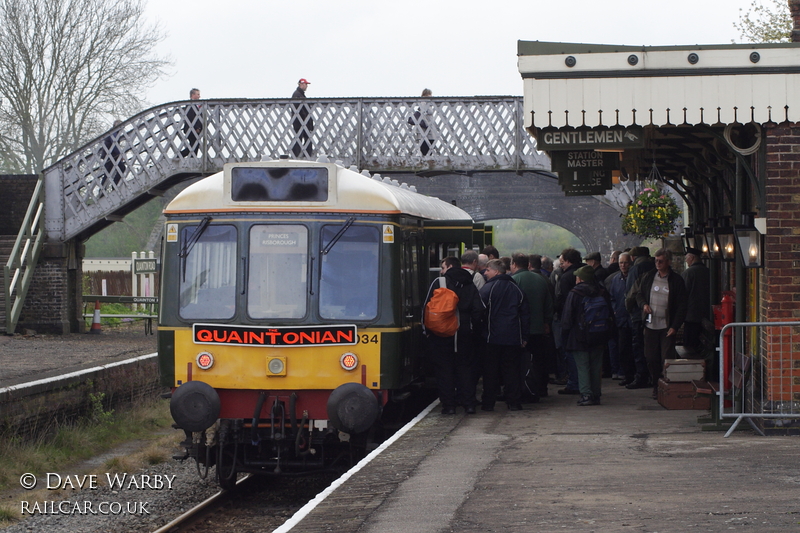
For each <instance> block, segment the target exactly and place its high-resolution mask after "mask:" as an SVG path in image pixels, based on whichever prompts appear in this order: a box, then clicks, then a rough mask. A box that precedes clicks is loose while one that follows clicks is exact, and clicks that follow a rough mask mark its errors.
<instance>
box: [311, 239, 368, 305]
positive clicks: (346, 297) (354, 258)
mask: <svg viewBox="0 0 800 533" xmlns="http://www.w3.org/2000/svg"><path fill="white" fill-rule="evenodd" d="M341 229H342V226H341V225H331V226H324V227H323V228H322V243H321V246H320V248H321V249H324V248H325V246H327V245H328V243H329V242H330V241H331V239H333V238H334V236H335V235H336V234H337V233H338V232H339V231H340V230H341ZM379 242H380V234H379V232H378V229H377V228H374V227H369V226H350V227H349V228H347V231H345V232H344V234H343V235H342V236H341V237H340V238H339V240H338V242H336V244H335V245H334V246H333V247H332V248H331V249H330V251H329V252H328V253H327V254H325V255H324V256H322V259H321V260H322V272H321V274H320V288H319V314H320V316H321V317H322V318H327V319H333V320H370V319H373V318H375V317H376V316H377V315H378V268H379V264H380V263H379V262H378V243H379Z"/></svg>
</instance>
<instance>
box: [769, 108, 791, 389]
mask: <svg viewBox="0 0 800 533" xmlns="http://www.w3.org/2000/svg"><path fill="white" fill-rule="evenodd" d="M765 133H766V135H765V139H766V145H767V182H766V200H767V201H766V208H767V212H766V217H767V235H766V236H765V237H766V238H765V252H766V253H765V268H764V270H763V272H762V276H761V285H760V288H761V295H762V298H761V302H760V305H761V316H762V317H763V319H764V320H765V321H770V322H776V321H795V320H800V209H799V208H798V206H800V124H798V123H784V124H772V125H768V126H765ZM773 329H775V330H778V329H779V328H773ZM764 345H765V346H767V347H768V349H767V350H765V361H764V363H765V365H764V366H765V368H767V369H769V370H768V371H769V375H768V376H767V379H768V395H769V399H770V400H773V401H790V400H800V393H796V394H794V395H792V394H791V392H789V391H791V390H792V387H791V384H792V383H793V382H794V381H795V380H796V379H800V368H799V367H798V364H797V361H795V360H794V359H795V358H796V357H797V358H800V354H798V355H795V354H796V353H797V352H796V351H795V350H794V349H793V348H794V347H792V346H791V345H788V346H787V345H781V344H780V342H779V340H778V339H765V344H764ZM769 347H772V348H769ZM773 348H774V349H773ZM792 396H797V397H796V398H793V397H792Z"/></svg>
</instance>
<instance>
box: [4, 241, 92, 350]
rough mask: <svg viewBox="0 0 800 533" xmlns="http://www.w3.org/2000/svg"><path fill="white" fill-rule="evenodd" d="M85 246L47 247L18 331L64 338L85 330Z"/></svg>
mask: <svg viewBox="0 0 800 533" xmlns="http://www.w3.org/2000/svg"><path fill="white" fill-rule="evenodd" d="M81 249H82V246H80V245H78V244H77V243H75V242H74V241H73V242H70V243H65V244H47V245H45V247H44V249H43V250H42V254H41V256H40V257H39V263H38V264H37V265H36V271H35V272H34V275H33V279H32V280H31V286H30V288H29V289H28V295H27V297H26V298H25V304H24V305H23V306H22V313H21V315H20V319H19V323H18V324H17V331H21V330H22V329H23V328H28V329H32V330H34V331H36V332H37V333H46V334H56V335H64V334H67V333H78V332H81V331H82V330H83V329H85V328H84V322H83V319H82V317H81V314H82V308H81V307H82V306H81V304H82V298H81V295H82V292H83V291H82V266H81V259H82V258H81V253H80V250H81Z"/></svg>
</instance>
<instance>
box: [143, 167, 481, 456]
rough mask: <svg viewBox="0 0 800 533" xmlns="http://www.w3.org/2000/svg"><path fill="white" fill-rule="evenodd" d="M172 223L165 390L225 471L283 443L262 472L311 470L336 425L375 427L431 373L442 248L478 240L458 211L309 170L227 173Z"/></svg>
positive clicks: (343, 174) (165, 288) (165, 279)
mask: <svg viewBox="0 0 800 533" xmlns="http://www.w3.org/2000/svg"><path fill="white" fill-rule="evenodd" d="M165 214H166V216H167V222H166V228H165V235H166V238H165V243H164V249H163V252H162V263H163V269H162V294H161V302H162V306H161V316H160V323H159V326H160V327H159V364H160V369H161V377H162V383H163V384H164V385H166V386H169V387H171V388H173V389H174V390H175V393H174V394H173V399H172V403H171V410H172V413H173V417H174V418H175V420H176V422H177V424H178V425H179V426H180V427H182V428H183V429H184V430H186V431H187V432H189V433H198V432H199V433H202V432H205V431H206V430H209V429H211V431H212V432H213V433H214V434H215V438H216V439H218V447H219V450H218V455H219V457H218V459H217V460H219V461H223V460H224V459H225V458H224V457H223V455H222V451H221V450H222V445H223V444H224V443H223V442H222V441H221V439H227V441H228V443H229V444H232V445H233V446H234V447H235V450H239V451H241V453H240V454H234V455H233V456H232V457H227V460H226V461H228V464H229V465H230V462H229V461H233V462H234V463H237V462H238V464H233V465H232V466H229V467H230V468H235V469H237V470H239V471H243V470H248V469H249V467H248V466H247V465H246V464H244V463H243V462H242V461H243V460H244V459H243V458H244V457H250V458H253V457H254V454H255V453H256V452H255V450H254V449H251V448H252V446H251V445H250V444H247V443H251V442H252V443H255V442H260V441H262V440H264V439H267V440H270V439H271V440H273V448H271V449H268V450H267V451H263V452H262V451H259V452H258V458H257V459H254V462H253V463H252V464H258V465H260V466H259V467H258V468H263V467H264V465H266V464H268V463H270V462H271V461H273V459H269V460H267V459H266V458H265V457H266V456H269V457H270V458H274V457H275V456H276V455H277V457H283V458H284V459H283V460H284V461H287V460H291V459H296V460H299V458H300V457H301V456H302V457H304V459H303V461H308V460H310V459H312V458H313V455H314V453H312V454H311V456H309V453H308V450H312V449H317V448H319V446H320V442H321V441H322V440H323V438H324V437H325V436H326V435H329V434H330V431H331V428H329V427H328V424H329V423H330V424H332V425H333V426H334V427H335V429H336V430H338V431H340V432H343V433H348V434H354V433H361V432H364V431H365V429H368V428H369V427H371V426H372V424H373V423H374V422H375V421H376V420H377V418H378V417H379V416H380V412H381V406H382V405H384V404H385V403H386V402H387V401H388V400H389V399H390V398H391V395H392V394H393V393H395V392H397V391H400V390H403V389H404V388H405V387H408V385H409V384H410V383H411V382H412V380H414V379H415V376H416V372H417V370H418V368H419V357H418V354H419V351H420V348H421V344H420V336H421V334H420V327H419V317H420V314H421V303H422V301H423V300H424V294H425V291H426V290H427V287H428V281H429V276H428V275H427V274H428V261H427V260H426V258H428V255H429V254H428V250H434V251H435V252H434V253H438V252H437V251H438V249H439V247H437V246H436V245H435V243H433V242H432V240H433V239H434V238H437V236H438V237H440V238H445V237H446V238H447V239H448V242H456V243H465V244H466V245H469V244H470V243H471V240H472V231H473V226H472V220H471V218H470V217H469V215H467V214H466V213H465V212H464V211H462V210H460V209H458V208H457V207H455V206H452V205H450V204H447V203H446V202H442V201H440V200H438V199H436V198H431V197H427V196H423V195H420V194H416V193H415V192H414V191H412V190H410V189H408V188H402V187H399V186H396V185H390V184H387V183H385V182H383V181H381V180H374V179H370V178H368V177H365V176H362V175H360V174H358V173H356V172H353V171H350V170H347V169H344V168H342V167H340V166H338V165H335V164H329V163H311V162H306V161H277V162H267V163H264V162H261V163H236V164H227V165H225V169H224V172H222V173H219V174H216V175H214V176H211V177H208V178H206V179H204V180H202V181H200V182H198V183H196V184H194V185H192V186H190V187H188V188H187V189H186V190H184V191H183V192H182V193H181V194H179V195H178V196H177V197H176V198H175V200H173V201H172V202H171V203H170V204H169V206H167V208H166V209H165ZM211 426H214V428H211ZM222 429H225V431H222ZM276 435H278V436H280V437H281V439H278V438H277V437H275V436H276ZM284 437H288V438H284ZM189 440H190V439H188V438H187V442H188V441H189ZM194 440H195V442H196V441H197V440H198V439H194ZM279 441H280V442H279ZM301 441H302V442H303V443H305V444H304V447H303V448H302V449H301V447H299V445H296V443H298V442H301ZM315 447H316V448H315ZM200 448H201V447H198V446H195V447H194V449H193V450H190V451H189V453H190V454H191V455H194V456H195V457H196V458H197V459H198V460H199V461H200V462H202V461H203V450H201V449H200ZM240 448H241V449H240ZM188 449H189V447H187V450H188ZM260 449H261V448H259V450H260ZM276 450H277V451H276ZM321 455H322V454H320V456H318V457H317V458H318V459H321ZM212 456H213V454H212ZM218 468H219V467H218ZM253 468H256V467H253ZM258 468H256V469H258Z"/></svg>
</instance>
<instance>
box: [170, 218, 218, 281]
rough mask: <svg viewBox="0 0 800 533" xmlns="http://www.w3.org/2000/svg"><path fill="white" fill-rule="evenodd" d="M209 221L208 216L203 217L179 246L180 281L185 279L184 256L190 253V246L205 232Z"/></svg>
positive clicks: (192, 246)
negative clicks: (181, 277)
mask: <svg viewBox="0 0 800 533" xmlns="http://www.w3.org/2000/svg"><path fill="white" fill-rule="evenodd" d="M210 223H211V217H210V216H206V217H203V220H201V221H200V224H198V226H197V227H196V228H195V229H194V233H192V234H191V236H189V238H188V239H186V242H185V243H183V248H181V252H180V253H179V254H178V257H180V258H181V273H182V276H183V280H182V281H186V258H187V257H189V254H190V253H192V248H194V245H195V244H197V241H199V240H200V237H202V236H203V233H205V231H206V229H207V228H208V225H209V224H210Z"/></svg>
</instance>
